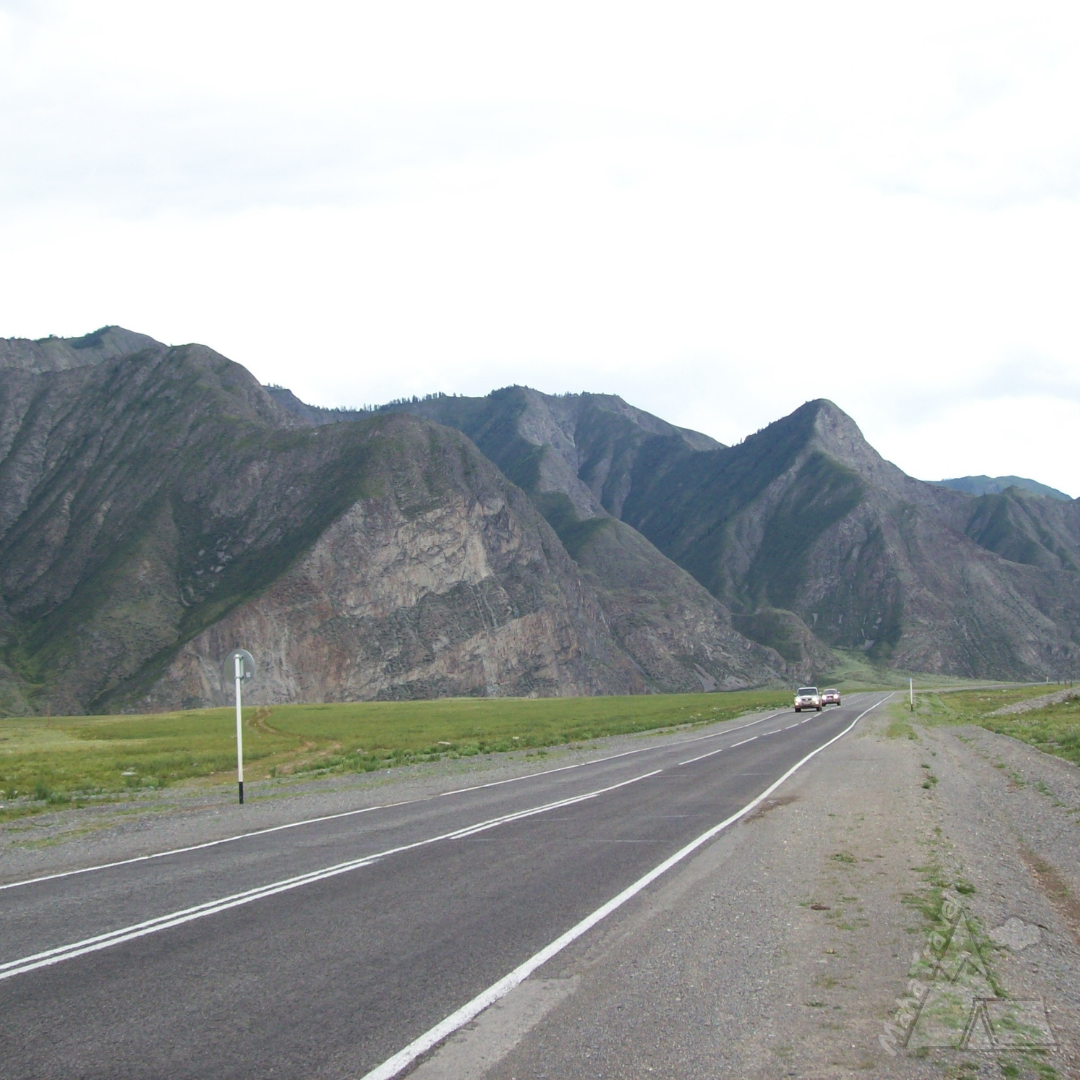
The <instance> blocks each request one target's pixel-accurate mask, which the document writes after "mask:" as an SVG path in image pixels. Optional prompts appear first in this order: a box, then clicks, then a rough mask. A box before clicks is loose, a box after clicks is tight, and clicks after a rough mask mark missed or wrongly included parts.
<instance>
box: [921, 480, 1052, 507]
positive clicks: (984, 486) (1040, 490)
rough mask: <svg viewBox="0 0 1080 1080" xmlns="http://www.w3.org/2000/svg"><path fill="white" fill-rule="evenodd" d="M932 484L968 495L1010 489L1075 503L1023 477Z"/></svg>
mask: <svg viewBox="0 0 1080 1080" xmlns="http://www.w3.org/2000/svg"><path fill="white" fill-rule="evenodd" d="M930 483H931V484H934V485H935V486H936V487H946V488H951V489H952V490H953V491H962V492H964V493H965V494H967V495H1000V494H1002V493H1003V492H1005V491H1008V489H1009V488H1019V489H1020V490H1021V491H1023V492H1026V493H1027V494H1029V495H1043V496H1045V497H1047V498H1049V499H1058V500H1060V501H1061V502H1072V501H1073V498H1072V496H1071V495H1066V494H1065V492H1064V491H1058V489H1057V488H1052V487H1049V486H1048V485H1046V484H1040V483H1039V482H1038V480H1029V479H1027V478H1026V477H1023V476H956V477H953V478H952V479H951V480H931V481H930Z"/></svg>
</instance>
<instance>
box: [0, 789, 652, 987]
mask: <svg viewBox="0 0 1080 1080" xmlns="http://www.w3.org/2000/svg"><path fill="white" fill-rule="evenodd" d="M663 771H664V770H663V769H654V770H653V771H652V772H647V773H642V774H641V775H640V776H635V777H632V778H631V779H629V780H623V781H621V782H620V783H618V784H611V785H610V786H608V787H604V788H597V789H596V790H595V791H589V792H586V793H585V794H583V795H574V796H571V797H570V798H566V799H558V800H557V801H555V802H550V803H545V804H544V805H542V806H533V807H530V808H529V809H527V810H518V811H515V812H514V813H512V814H503V815H501V816H499V817H497V818H490V819H489V820H487V821H481V822H478V823H477V824H475V825H466V826H465V827H464V828H462V829H454V830H453V831H452V832H448V833H442V834H440V835H439V836H431V837H428V838H427V839H426V840H416V841H414V842H413V843H411V844H402V845H401V846H400V847H395V848H388V849H387V850H386V851H378V852H373V853H372V854H371V855H364V856H361V857H360V858H357V859H350V860H349V861H348V862H343V863H337V864H336V865H334V866H327V867H324V868H323V869H322V870H312V871H310V872H309V873H307V874H299V875H297V876H296V877H292V878H286V879H285V880H284V881H275V882H272V883H270V884H269V885H260V886H259V887H258V888H255V889H248V890H247V891H246V892H242V893H234V894H233V895H232V896H223V897H220V898H219V899H217V900H208V901H206V902H205V903H203V904H198V905H196V906H195V907H190V908H184V909H183V910H182V911H173V912H170V913H169V914H167V915H159V916H157V917H156V918H154V919H147V920H145V921H144V922H140V923H135V924H133V925H131V926H125V927H121V928H120V929H118V930H110V931H109V932H108V933H105V934H97V935H96V936H94V937H90V938H84V939H83V940H82V941H75V942H72V943H71V944H69V945H59V946H57V947H56V948H54V949H46V950H45V951H44V952H39V953H34V954H33V955H32V956H24V957H21V958H20V959H18V960H8V961H7V962H6V963H3V964H0V980H3V979H10V978H12V977H13V976H15V975H23V974H25V973H26V972H28V971H34V970H36V969H37V968H42V967H49V966H50V965H52V964H59V963H60V962H61V961H63V960H73V959H74V958H75V957H77V956H85V955H86V954H87V953H92V952H98V951H99V950H100V949H107V948H109V947H110V946H112V945H119V944H120V943H121V942H124V941H131V940H133V939H134V938H140V937H146V936H147V935H148V934H156V933H158V932H159V931H161V930H168V929H169V928H170V927H173V926H180V925H181V924H183V923H188V922H192V921H194V920H195V919H204V918H206V916H208V915H215V914H217V913H218V912H219V911H227V910H228V909H229V908H234V907H239V906H240V905H241V904H250V903H252V902H253V901H255V900H263V899H265V898H266V897H268V896H276V895H277V894H278V893H283V892H288V891H289V890H290V889H297V888H299V887H300V886H302V885H310V884H312V883H313V882H316V881H324V880H325V879H326V878H331V877H337V876H338V875H339V874H347V873H349V872H350V871H352V870H358V869H359V868H360V867H362V866H370V865H371V864H372V863H373V862H376V861H377V860H379V859H385V858H387V857H388V856H390V855H400V854H401V853H402V852H405V851H414V850H415V849H416V848H421V847H427V846H428V845H430V844H436V843H439V842H440V841H442V840H463V839H466V838H468V837H471V836H475V835H476V834H477V833H480V832H485V831H486V830H488V829H494V828H497V827H498V826H499V825H507V824H510V823H511V822H515V821H521V820H522V819H523V818H527V817H533V816H534V815H536V814H544V813H547V812H548V811H549V810H560V809H562V808H563V807H567V806H573V805H575V804H576V803H581V802H585V801H586V800H588V799H595V798H597V797H599V796H600V795H606V794H607V793H608V792H611V791H615V790H617V789H618V788H622V787H626V786H627V785H628V784H636V783H637V782H638V781H639V780H648V779H649V777H651V776H656V775H658V774H659V773H661V772H663Z"/></svg>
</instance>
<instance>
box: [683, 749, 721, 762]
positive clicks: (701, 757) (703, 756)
mask: <svg viewBox="0 0 1080 1080" xmlns="http://www.w3.org/2000/svg"><path fill="white" fill-rule="evenodd" d="M728 749H730V747H727V746H721V747H720V749H719V750H710V751H709V752H708V753H707V754H698V756H697V757H692V758H687V759H686V760H685V761H680V762H679V764H680V765H693V764H694V762H695V761H704V760H705V759H706V758H707V757H715V756H716V755H717V754H722V753H723V752H724V751H725V750H728Z"/></svg>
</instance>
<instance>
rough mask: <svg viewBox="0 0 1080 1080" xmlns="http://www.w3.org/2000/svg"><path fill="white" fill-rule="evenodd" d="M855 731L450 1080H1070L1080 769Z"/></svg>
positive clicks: (472, 1052) (1076, 1011) (462, 1038)
mask: <svg viewBox="0 0 1080 1080" xmlns="http://www.w3.org/2000/svg"><path fill="white" fill-rule="evenodd" d="M867 721H868V722H867ZM867 721H864V722H863V725H862V726H861V727H860V729H857V734H854V735H853V737H849V738H848V739H845V740H843V741H842V742H841V743H838V744H837V745H836V746H835V747H834V748H833V749H832V750H831V751H830V752H829V753H828V754H823V755H821V756H820V757H819V758H818V759H816V760H815V761H814V762H812V763H810V765H808V766H807V767H806V769H805V770H804V771H803V772H802V773H800V774H798V775H797V776H796V777H794V778H793V779H792V781H791V782H790V783H789V785H788V786H786V787H785V788H783V789H781V791H780V792H778V795H777V798H775V799H774V800H772V801H771V802H770V803H769V804H767V805H765V806H763V807H762V808H761V809H760V810H759V811H758V812H757V813H756V814H754V815H753V816H752V817H751V818H749V819H748V820H746V821H745V822H744V823H742V824H741V825H739V826H737V827H735V828H734V829H733V831H732V832H731V833H729V834H727V835H722V836H721V837H720V838H719V839H718V841H717V842H716V843H714V844H713V845H712V846H711V847H710V848H709V849H707V850H706V851H705V852H704V853H703V854H702V855H701V856H699V857H698V858H697V859H695V860H694V862H693V863H692V864H691V865H690V866H688V867H687V869H686V870H685V871H683V872H682V873H680V874H678V876H677V877H675V878H673V879H671V880H670V881H668V882H666V883H664V884H662V885H661V886H660V887H658V888H655V889H654V890H653V891H652V892H650V893H649V894H648V895H646V896H645V897H644V898H643V899H642V900H641V901H640V902H637V903H636V906H635V907H634V908H633V909H632V910H631V911H630V912H629V914H628V915H627V916H625V917H624V918H623V919H621V920H620V921H619V922H617V923H615V924H612V925H610V926H608V927H607V928H606V929H605V930H604V931H603V932H601V933H600V934H597V935H596V936H594V937H592V938H591V939H590V940H589V941H588V942H587V943H584V944H582V945H580V946H578V947H576V948H574V950H573V951H570V950H568V952H567V953H564V954H562V955H560V956H559V957H557V958H556V959H555V960H553V961H552V962H551V963H550V964H549V965H547V967H545V968H543V969H541V970H540V971H539V972H538V973H537V976H536V980H537V981H539V980H544V987H545V992H546V993H547V995H548V997H549V999H550V1001H551V1005H550V1007H549V1008H546V1009H544V1010H539V1011H538V1010H536V1008H535V1006H533V1012H532V1013H531V1014H530V1015H531V1016H532V1019H531V1020H530V1021H529V1024H530V1025H531V1027H530V1028H529V1030H527V1031H526V1030H522V1031H519V1032H518V1036H517V1039H516V1045H513V1044H514V1042H515V1040H512V1039H511V1040H508V1039H507V1036H506V1031H505V1028H506V1019H505V1017H506V1016H509V1015H513V1014H514V1013H515V1010H516V1007H515V1003H514V1001H513V1000H512V999H513V995H510V998H508V999H505V1003H504V1004H503V1006H502V1009H504V1010H506V1012H505V1013H504V1014H503V1017H502V1022H501V1027H500V1031H501V1034H500V1036H499V1050H498V1053H497V1054H493V1053H492V1052H491V1051H492V1045H489V1044H490V1040H489V1038H488V1036H487V1035H486V1025H487V1024H489V1023H490V1024H496V1023H498V1022H499V1017H498V1016H497V1015H496V1014H495V1012H494V1010H489V1013H488V1014H484V1015H482V1016H481V1017H480V1018H479V1019H478V1020H477V1022H476V1023H475V1024H474V1025H473V1026H472V1028H471V1029H467V1030H465V1031H463V1032H461V1033H459V1034H458V1035H457V1036H456V1037H455V1038H454V1039H453V1040H452V1041H451V1044H450V1045H449V1047H448V1048H447V1049H446V1050H444V1051H442V1053H444V1054H452V1055H453V1056H454V1062H455V1066H454V1072H455V1075H456V1076H457V1078H458V1080H470V1078H471V1077H481V1076H482V1077H486V1078H488V1080H541V1078H556V1077H558V1078H571V1077H572V1078H575V1080H578V1078H581V1080H584V1078H587V1077H597V1078H599V1077H612V1078H620V1080H621V1078H628V1077H670V1078H671V1080H690V1078H695V1077H702V1078H704V1077H708V1078H710V1080H715V1078H717V1077H721V1078H728V1077H730V1078H737V1080H742V1078H746V1080H751V1078H753V1080H766V1078H770V1080H771V1078H776V1077H801V1078H815V1080H816V1078H826V1077H829V1078H832V1077H867V1076H869V1077H874V1076H877V1077H882V1078H889V1080H891V1078H923V1077H926V1078H939V1077H940V1078H955V1080H961V1078H965V1077H970V1078H974V1077H1005V1078H1014V1077H1039V1078H1041V1080H1049V1078H1051V1077H1080V926H1078V925H1077V904H1076V900H1077V897H1080V845H1078V844H1077V842H1076V841H1077V838H1078V816H1080V770H1078V769H1076V768H1075V767H1073V766H1071V765H1069V764H1068V763H1066V762H1062V761H1059V760H1057V759H1055V758H1049V757H1047V756H1046V755H1043V754H1041V753H1039V752H1038V751H1036V750H1033V749H1032V748H1030V747H1027V746H1025V745H1023V744H1020V743H1016V742H1014V741H1013V740H1010V739H1008V738H1005V737H1003V736H998V735H994V734H992V733H990V732H986V731H982V730H981V729H979V730H975V729H948V728H938V729H930V730H924V729H921V728H914V729H912V731H911V734H910V736H909V735H907V734H906V733H903V731H902V733H901V734H900V735H899V737H892V738H890V737H888V736H886V734H885V729H886V727H887V723H888V717H887V716H883V715H881V714H872V716H871V717H868V718H867ZM894 730H895V728H894ZM563 980H567V981H566V982H565V983H563V982H562V981H563ZM530 982H531V981H530ZM560 983H562V985H564V986H565V987H566V988H567V991H566V992H565V993H556V992H555V991H554V990H553V989H552V988H556V987H558V986H559V985H560ZM515 993H517V991H515ZM522 993H523V994H524V995H526V996H528V995H532V997H531V999H530V1000H532V999H535V998H536V993H535V989H534V988H533V987H531V986H530V984H529V983H526V984H524V987H523V989H522ZM516 1011H518V1012H521V1013H522V1015H525V1012H526V1011H527V1010H516ZM489 1014H490V1017H491V1018H490V1019H489ZM511 1045H513V1048H512V1049H510V1046H511ZM495 1057H498V1058H499V1060H498V1061H494V1060H493V1058H495ZM470 1061H471V1062H474V1063H475V1064H474V1067H472V1068H469V1067H466V1066H467V1063H468V1062H470ZM438 1062H439V1054H436V1055H434V1056H433V1057H432V1058H430V1059H429V1060H428V1062H426V1063H425V1064H424V1065H423V1066H421V1070H424V1069H426V1070H427V1072H426V1073H424V1075H427V1073H430V1075H431V1076H433V1077H434V1076H437V1075H441V1073H440V1072H439V1071H438V1068H439V1066H438ZM418 1075H419V1073H418Z"/></svg>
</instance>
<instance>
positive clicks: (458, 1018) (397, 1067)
mask: <svg viewBox="0 0 1080 1080" xmlns="http://www.w3.org/2000/svg"><path fill="white" fill-rule="evenodd" d="M892 696H893V695H892V694H891V693H890V694H887V695H886V696H885V697H883V698H882V699H881V701H877V702H875V703H874V704H873V705H871V706H870V708H869V709H865V710H864V711H863V712H861V713H859V715H858V716H856V717H855V719H854V720H852V721H851V723H850V724H849V725H848V726H847V727H846V728H844V730H843V731H841V732H840V733H839V734H838V735H834V736H833V737H832V738H831V739H829V741H828V742H825V743H822V744H821V746H819V747H818V748H817V749H816V750H811V751H810V753H809V754H807V755H806V757H804V758H803V759H802V760H801V761H799V762H797V763H796V764H795V765H792V767H791V768H790V769H788V771H787V772H786V773H784V775H783V776H781V777H780V778H779V779H778V780H775V781H773V783H771V784H770V785H769V786H768V787H767V788H766V789H765V790H764V791H763V792H762V793H761V794H760V795H758V796H757V797H756V798H754V799H752V800H751V801H750V802H748V803H747V804H746V805H745V806H744V807H743V808H742V809H741V810H739V811H737V812H736V813H734V814H732V815H731V816H730V817H729V818H726V819H725V820H724V821H722V822H720V824H719V825H714V826H713V827H712V828H711V829H707V830H706V831H705V832H703V833H702V834H701V835H700V836H698V837H696V838H695V839H694V840H691V841H690V843H689V844H687V845H686V846H685V847H682V848H680V849H679V850H678V851H676V852H675V854H674V855H671V856H669V857H668V858H667V859H665V860H664V861H663V862H662V863H660V864H659V865H658V866H655V867H653V869H652V870H650V871H649V872H648V873H647V874H645V875H643V876H642V877H640V878H638V880H637V881H635V882H634V883H633V884H632V885H630V886H628V887H627V888H625V889H624V890H623V891H622V892H621V893H619V894H618V895H617V896H614V897H612V898H611V899H610V900H608V901H607V903H605V904H602V905H601V906H600V907H598V908H597V909H596V910H595V911H594V912H593V913H592V914H591V915H587V916H586V917H585V918H584V919H582V920H581V922H579V923H578V924H577V925H576V926H572V927H571V928H570V929H569V930H567V931H566V933H565V934H563V935H562V936H561V937H557V938H556V939H555V940H554V941H553V942H551V943H550V944H549V945H545V946H544V948H542V949H541V950H540V951H539V952H538V953H535V954H534V955H533V956H531V957H529V959H528V960H526V961H525V962H524V963H523V964H520V965H518V967H516V968H514V970H513V971H511V972H510V973H509V974H508V975H504V976H503V977H502V978H501V979H500V980H499V981H498V982H496V983H493V984H492V985H491V986H489V987H488V988H487V989H486V990H484V991H483V992H482V993H480V994H478V995H477V996H476V997H474V998H473V999H472V1001H470V1002H468V1003H466V1004H465V1005H462V1006H461V1008H460V1009H458V1010H456V1011H455V1012H452V1013H451V1014H450V1015H449V1016H448V1017H446V1019H445V1020H443V1021H441V1022H440V1023H438V1024H436V1025H435V1026H434V1027H433V1028H430V1029H429V1030H428V1031H426V1032H424V1034H423V1035H421V1036H420V1037H419V1038H418V1039H414V1040H413V1041H412V1042H411V1043H409V1045H408V1046H406V1047H404V1048H403V1049H401V1050H399V1051H398V1052H397V1053H396V1054H394V1055H393V1057H389V1058H387V1059H386V1061H384V1062H383V1063H382V1064H381V1065H377V1066H376V1067H375V1068H374V1069H372V1070H371V1071H370V1072H366V1073H364V1075H363V1076H362V1077H361V1080H393V1078H394V1077H396V1076H398V1075H399V1074H400V1073H401V1072H402V1071H403V1070H404V1069H406V1068H408V1067H409V1066H410V1065H411V1064H412V1063H413V1062H414V1061H416V1059H417V1058H418V1057H420V1056H421V1055H423V1054H426V1053H427V1052H428V1051H429V1050H431V1049H433V1048H434V1047H435V1046H437V1045H438V1044H439V1043H441V1042H442V1041H443V1040H444V1039H446V1038H448V1037H449V1036H450V1035H453V1033H454V1032H455V1031H457V1030H458V1029H459V1028H462V1027H464V1026H465V1025H466V1024H468V1023H470V1022H471V1021H472V1020H474V1019H475V1018H476V1017H477V1016H479V1015H480V1013H482V1012H483V1011H484V1010H485V1009H486V1008H488V1007H489V1006H491V1005H493V1004H495V1002H496V1001H498V1000H499V999H500V998H503V997H505V996H506V995H507V994H509V993H510V991H511V990H513V989H514V988H515V987H516V986H519V985H520V984H521V983H523V982H524V981H525V980H526V979H527V978H528V977H529V976H530V975H531V974H532V973H533V972H534V971H536V969H537V968H539V967H542V966H543V965H544V964H546V963H547V962H548V961H549V960H550V959H551V958H552V957H553V956H556V955H557V954H558V953H560V952H562V950H563V949H565V948H566V947H567V945H570V944H571V943H572V942H574V941H576V940H577V939H578V938H579V937H581V936H582V935H583V934H585V933H586V932H587V931H589V930H591V929H592V928H593V927H594V926H595V925H596V924H597V923H599V922H601V921H602V920H603V919H606V918H607V916H608V915H610V914H611V913H612V912H613V911H616V910H618V909H619V908H620V907H622V906H623V904H625V903H626V902H627V901H628V900H631V899H633V898H634V897H635V896H637V894H638V893H639V892H641V891H642V890H643V889H645V888H646V887H647V886H649V885H651V884H652V883H653V882H654V881H655V880H656V879H657V878H658V877H660V876H662V875H663V874H665V873H667V871H668V870H670V869H671V868H672V867H673V866H675V865H677V864H678V863H680V862H682V861H683V859H685V858H686V857H687V856H688V855H692V854H693V853H694V852H695V851H697V849H698V848H700V847H701V846H702V845H704V844H707V843H708V842H709V841H710V840H711V839H712V838H713V837H714V836H718V835H719V834H720V833H721V832H723V831H724V830H725V829H727V828H728V827H729V826H731V825H734V824H735V822H736V821H738V820H739V819H740V818H743V817H745V816H746V815H747V814H748V813H750V811H751V810H753V809H755V808H756V807H757V806H759V805H760V804H761V803H762V802H763V801H764V800H765V799H767V798H768V797H769V796H770V795H771V794H772V793H773V792H774V791H775V790H776V789H777V788H778V787H780V785H781V784H783V783H784V782H785V781H786V780H787V779H788V778H789V777H791V776H793V775H794V774H795V773H796V772H798V771H799V769H801V768H802V767H803V766H804V765H805V764H806V763H807V762H808V761H809V760H810V759H811V758H814V757H817V755H818V754H820V753H821V752H822V750H827V749H828V748H829V747H830V746H832V744H833V743H834V742H837V741H838V740H839V739H842V738H843V737H844V736H845V735H847V733H848V732H849V731H851V730H852V729H853V728H854V727H855V725H856V724H857V723H858V722H859V721H860V720H861V719H862V718H863V717H864V716H866V715H867V714H868V713H871V712H873V711H874V710H875V709H876V708H877V707H878V706H879V705H883V704H884V703H885V702H886V701H888V700H889V698H891V697H892Z"/></svg>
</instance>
